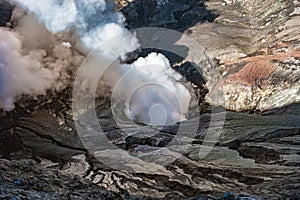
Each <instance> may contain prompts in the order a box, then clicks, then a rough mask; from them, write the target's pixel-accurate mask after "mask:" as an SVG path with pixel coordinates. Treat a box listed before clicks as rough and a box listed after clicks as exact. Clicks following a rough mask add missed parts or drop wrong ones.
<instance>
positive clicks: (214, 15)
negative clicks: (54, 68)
mask: <svg viewBox="0 0 300 200" xmlns="http://www.w3.org/2000/svg"><path fill="white" fill-rule="evenodd" d="M0 2H1V1H0ZM120 2H121V1H120ZM2 5H4V4H1V20H0V22H1V23H2V24H5V23H4V22H5V20H6V18H3V17H2V16H9V15H10V12H9V8H10V7H9V6H8V5H4V6H2ZM124 6H125V7H124ZM299 6H300V3H299V1H289V0H283V1H275V0H267V1H261V0H254V1H247V0H245V1H242V0H240V1H239V0H237V1H227V0H226V1H217V0H210V1H205V2H202V1H184V0H169V1H151V0H145V1H144V0H136V1H134V2H126V1H122V2H121V3H120V9H121V7H123V8H122V9H121V10H122V12H123V13H124V15H125V16H126V18H127V20H128V27H129V28H137V27H142V26H158V27H165V28H172V29H175V30H178V31H181V32H183V33H184V35H185V36H188V37H190V38H193V40H195V41H197V42H198V43H199V44H201V45H202V46H203V48H204V49H205V50H206V51H205V54H206V59H205V60H203V57H202V56H201V57H197V56H195V55H191V54H188V55H187V57H186V58H184V59H185V60H182V61H181V63H185V62H188V61H189V58H193V61H194V62H195V63H196V64H197V65H198V66H201V70H202V72H203V74H202V75H203V81H200V83H199V84H198V87H199V88H200V90H201V91H203V90H206V91H208V92H206V93H207V94H206V93H205V94H206V95H205V96H204V97H203V99H202V101H203V102H205V104H208V105H217V106H215V107H214V108H208V109H207V110H204V111H203V114H202V115H200V116H199V117H196V118H191V119H189V120H187V121H185V122H183V123H181V124H176V125H173V126H168V127H157V131H155V132H153V129H150V128H148V127H147V126H144V125H140V124H134V125H132V124H124V125H123V128H122V129H120V128H119V127H118V126H117V124H116V123H114V120H113V116H112V114H111V112H110V99H106V98H99V99H98V101H97V117H98V121H99V123H100V124H101V128H102V130H103V131H104V132H105V134H106V137H107V138H108V139H109V140H110V141H111V142H112V143H113V144H115V145H116V146H118V147H119V148H117V149H101V148H99V144H97V141H96V140H95V141H93V140H92V141H91V143H90V147H94V148H89V150H90V151H89V150H87V149H86V146H85V145H83V144H82V140H81V139H82V138H84V135H78V134H77V132H76V129H75V125H74V120H73V117H72V116H71V115H70V107H71V92H70V91H71V88H68V89H66V90H64V91H62V92H60V93H57V94H53V95H52V96H51V97H40V98H39V99H35V100H28V99H26V97H24V98H23V99H21V100H20V101H19V103H18V104H17V106H16V109H15V110H14V111H12V112H9V113H1V117H0V120H1V124H0V157H2V158H3V159H2V160H0V172H1V173H0V183H1V186H0V188H1V192H0V197H1V198H12V197H14V196H15V197H16V196H19V197H20V198H36V199H40V198H46V199H51V198H52V199H55V198H62V199H64V198H65V199H67V198H71V199H72V198H74V199H80V198H81V199H89V198H90V199H91V198H98V199H151V198H153V199H247V198H248V199H249V198H250V199H263V198H264V199H271V198H272V199H298V198H299V197H300V193H299V183H300V171H299V169H300V168H299V166H300V165H299V163H300V161H299V160H300V159H299V156H300V149H299V142H300V112H299V111H300V103H299V100H300V99H299V96H300V94H299V78H300V66H299V65H300V64H299V63H300V61H299V60H300V55H299V54H300V53H299V51H300V49H299V48H300V47H299V44H300V43H299V39H300V35H299V28H300V26H299V22H300V20H299V9H300V8H299ZM181 39H183V38H179V39H178V40H179V41H180V40H181ZM178 66H179V68H180V65H178ZM181 66H184V65H181ZM185 69H186V70H185ZM189 69H190V68H183V69H182V68H181V72H182V73H185V74H186V76H187V77H188V76H190V77H193V73H192V72H193V70H189ZM179 71H180V69H179ZM191 73H192V74H191ZM212 77H213V78H212ZM193 80H194V82H196V81H197V79H196V78H193ZM215 90H220V91H221V94H219V93H217V95H221V96H216V95H215V94H214V93H212V91H215ZM208 107H209V106H208ZM223 107H224V108H226V109H227V111H226V112H225V110H224V109H222V108H223ZM237 111H242V112H237ZM224 119H225V120H224ZM179 125H180V126H179ZM179 127H181V128H182V127H183V128H184V130H185V132H184V133H182V132H180V130H179V129H178V128H179ZM86 128H88V127H86ZM194 130H196V131H194ZM218 133H220V135H218ZM206 136H216V137H214V138H208V139H207V137H206ZM80 138H81V139H80ZM215 138H217V141H214V139H215ZM211 144H213V145H211ZM100 145H101V144H100ZM212 146H213V148H212ZM91 149H92V151H91ZM206 150H209V151H210V152H209V154H208V155H206V156H204V158H203V157H201V153H202V152H206ZM170 160H171V161H170ZM165 161H169V162H168V164H164V162H165ZM120 166H122V168H119V167H120Z"/></svg>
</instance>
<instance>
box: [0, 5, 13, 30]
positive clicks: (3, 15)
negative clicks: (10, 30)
mask: <svg viewBox="0 0 300 200" xmlns="http://www.w3.org/2000/svg"><path fill="white" fill-rule="evenodd" d="M0 4H1V9H0V26H6V25H7V23H8V22H9V21H10V18H11V15H12V6H11V5H10V4H9V3H7V2H6V1H4V0H0Z"/></svg>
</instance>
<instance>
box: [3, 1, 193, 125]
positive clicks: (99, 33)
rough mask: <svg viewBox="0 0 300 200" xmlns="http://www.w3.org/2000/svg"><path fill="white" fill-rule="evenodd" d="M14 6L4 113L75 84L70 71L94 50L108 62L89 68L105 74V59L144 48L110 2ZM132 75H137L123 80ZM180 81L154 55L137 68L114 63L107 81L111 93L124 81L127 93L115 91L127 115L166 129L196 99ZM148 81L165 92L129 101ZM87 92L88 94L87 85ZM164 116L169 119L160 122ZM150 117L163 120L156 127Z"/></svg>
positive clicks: (6, 48) (6, 33) (151, 91)
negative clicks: (22, 98)
mask: <svg viewBox="0 0 300 200" xmlns="http://www.w3.org/2000/svg"><path fill="white" fill-rule="evenodd" d="M10 2H11V3H12V4H15V5H16V6H17V8H16V9H15V10H14V20H15V21H16V22H17V27H16V28H15V29H14V30H5V29H1V30H0V39H1V43H0V53H1V54H0V107H2V108H4V109H5V110H11V109H13V102H14V101H15V100H16V99H17V98H18V97H20V96H21V95H23V94H27V95H33V96H34V95H38V94H45V92H46V90H48V89H52V90H56V91H59V90H61V89H62V88H64V87H66V85H68V84H71V81H72V80H73V78H74V75H73V76H72V75H70V74H68V73H67V70H71V71H73V72H74V74H76V70H77V69H78V67H79V66H80V63H81V62H82V61H83V59H84V58H85V57H86V56H87V55H88V53H89V52H90V51H92V50H93V49H97V51H98V52H99V53H100V54H101V55H103V56H101V58H100V57H99V58H96V59H94V60H93V61H92V62H90V64H92V65H95V67H98V68H99V67H100V68H101V67H104V66H102V63H105V62H104V60H103V59H110V58H118V57H119V58H124V57H125V55H126V53H128V52H131V51H134V50H136V49H137V48H139V42H138V40H137V38H136V37H135V35H134V33H131V32H130V31H129V30H127V29H125V18H124V16H123V15H122V14H121V13H120V12H117V11H115V10H114V4H112V3H108V2H106V1H105V0H43V1H36V0H10ZM120 35H122V37H117V36H120ZM107 41H109V42H107ZM128 71H131V73H130V74H132V75H131V76H130V77H127V78H125V79H122V76H125V74H127V75H128ZM87 76H89V75H88V74H87ZM90 76H93V73H92V72H91V73H90ZM181 78H182V77H181V76H180V75H179V74H177V73H176V72H175V71H173V70H172V69H171V68H170V63H169V61H168V60H167V59H166V58H165V57H164V56H163V55H161V54H156V53H152V54H150V55H149V56H148V57H147V58H139V59H138V60H137V61H136V62H135V63H133V64H132V65H122V64H120V63H118V62H115V63H114V66H113V68H112V70H109V71H108V72H107V73H105V77H104V80H105V81H106V82H107V83H108V84H109V85H111V87H114V86H115V84H117V83H118V80H119V79H122V80H123V81H125V82H123V83H122V84H123V85H126V88H124V87H120V88H118V89H116V90H115V92H116V95H115V96H116V97H117V98H122V99H124V100H125V102H127V103H126V109H125V110H124V112H125V113H126V114H127V116H128V117H129V118H131V119H134V120H140V121H142V122H146V123H152V124H165V123H174V122H177V121H180V120H182V119H184V118H185V114H186V113H187V109H188V105H189V101H190V98H191V97H190V95H189V92H188V90H187V89H186V88H185V87H184V86H183V85H182V84H180V83H179V82H178V81H179V80H180V79H181ZM87 79H88V77H87ZM145 81H151V82H153V83H156V84H157V85H164V86H165V87H164V89H159V90H157V89H155V88H152V87H151V86H150V85H149V86H147V87H144V89H140V90H139V91H138V92H135V93H134V96H133V97H131V96H128V95H129V94H133V93H132V92H129V91H133V90H134V89H135V88H136V85H140V84H142V83H143V82H145ZM85 88H86V89H88V88H89V83H88V81H87V84H86V87H85ZM133 92H134V91H133ZM145 94H147V95H145ZM153 106H154V107H153ZM162 108H164V111H161V110H162ZM162 113H165V115H164V117H159V116H161V114H162ZM149 114H150V117H154V118H156V119H158V120H156V121H155V122H151V119H150V120H149Z"/></svg>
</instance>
